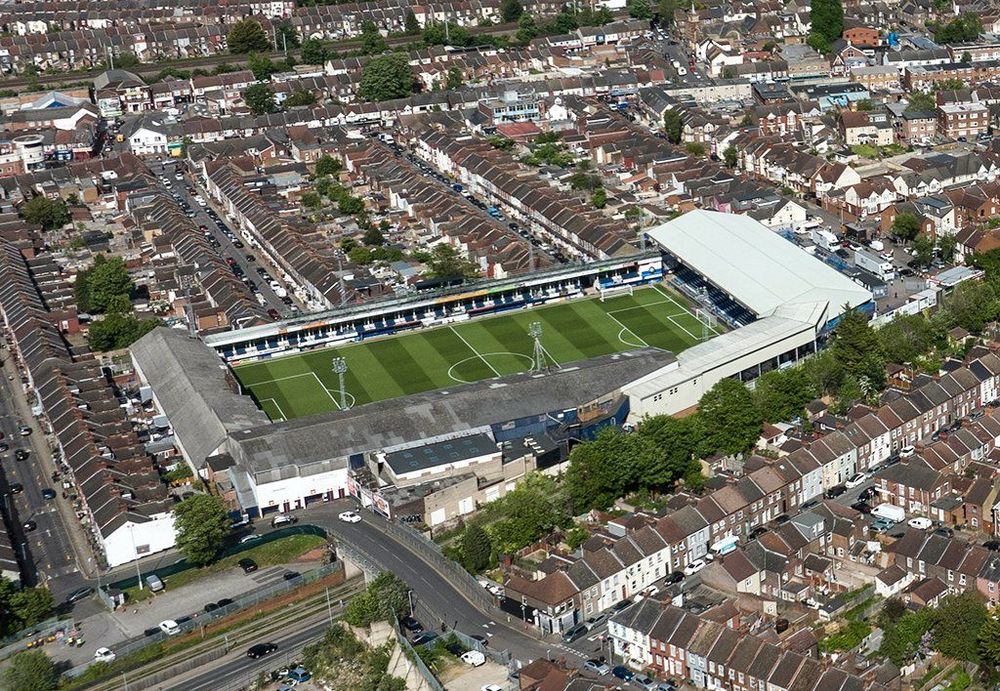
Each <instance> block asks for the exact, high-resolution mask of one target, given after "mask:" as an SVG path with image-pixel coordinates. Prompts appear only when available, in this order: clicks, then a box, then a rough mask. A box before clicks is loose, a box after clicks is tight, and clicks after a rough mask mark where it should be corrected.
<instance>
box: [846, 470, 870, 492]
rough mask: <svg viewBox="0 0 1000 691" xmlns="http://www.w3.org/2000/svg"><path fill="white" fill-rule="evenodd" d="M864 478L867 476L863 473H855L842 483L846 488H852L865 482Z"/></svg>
mask: <svg viewBox="0 0 1000 691" xmlns="http://www.w3.org/2000/svg"><path fill="white" fill-rule="evenodd" d="M866 479H867V476H866V475H865V474H864V473H855V474H854V475H852V476H851V477H849V478H848V479H847V482H845V483H844V485H845V486H846V487H847V489H854V488H855V487H860V486H861V485H863V484H865V480H866Z"/></svg>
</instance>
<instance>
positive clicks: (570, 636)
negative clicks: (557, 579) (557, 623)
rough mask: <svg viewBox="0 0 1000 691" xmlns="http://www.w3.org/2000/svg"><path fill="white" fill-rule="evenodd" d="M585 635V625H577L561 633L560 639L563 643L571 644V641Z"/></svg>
mask: <svg viewBox="0 0 1000 691" xmlns="http://www.w3.org/2000/svg"><path fill="white" fill-rule="evenodd" d="M586 634H587V625H586V624H577V625H576V626H573V627H570V628H568V629H566V630H565V631H563V635H562V639H563V643H572V642H573V641H575V640H577V639H579V638H582V637H583V636H585V635H586Z"/></svg>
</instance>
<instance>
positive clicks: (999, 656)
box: [976, 616, 1000, 670]
mask: <svg viewBox="0 0 1000 691" xmlns="http://www.w3.org/2000/svg"><path fill="white" fill-rule="evenodd" d="M976 638H977V642H978V644H979V658H980V660H982V662H983V664H985V665H989V666H990V667H991V668H992V669H994V670H996V669H1000V619H997V618H996V617H995V616H992V617H990V618H989V619H987V620H986V623H984V624H983V626H982V628H980V629H979V634H978V636H977V637H976Z"/></svg>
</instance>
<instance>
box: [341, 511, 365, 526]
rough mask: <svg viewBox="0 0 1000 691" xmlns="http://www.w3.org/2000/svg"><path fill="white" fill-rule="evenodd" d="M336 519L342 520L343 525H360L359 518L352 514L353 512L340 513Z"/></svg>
mask: <svg viewBox="0 0 1000 691" xmlns="http://www.w3.org/2000/svg"><path fill="white" fill-rule="evenodd" d="M337 518H339V519H340V520H342V521H343V522H344V523H360V522H361V516H359V515H358V514H356V513H354V512H353V511H342V512H340V514H338V516H337Z"/></svg>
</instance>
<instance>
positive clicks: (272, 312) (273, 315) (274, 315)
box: [267, 307, 281, 319]
mask: <svg viewBox="0 0 1000 691" xmlns="http://www.w3.org/2000/svg"><path fill="white" fill-rule="evenodd" d="M267 316H269V317H270V318H271V319H281V315H280V314H278V310H276V309H274V308H273V307H272V308H270V309H269V310H268V311H267Z"/></svg>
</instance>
